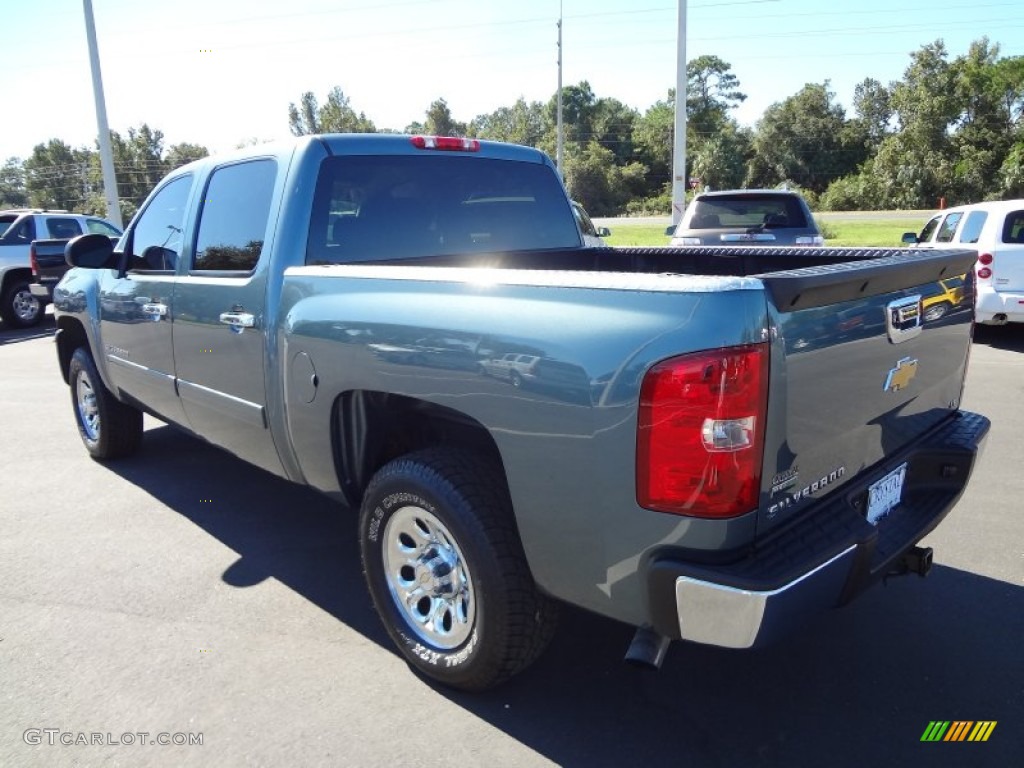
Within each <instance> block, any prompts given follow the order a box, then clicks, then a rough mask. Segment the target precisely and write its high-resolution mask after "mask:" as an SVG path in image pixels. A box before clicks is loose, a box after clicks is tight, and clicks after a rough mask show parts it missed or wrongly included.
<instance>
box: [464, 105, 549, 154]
mask: <svg viewBox="0 0 1024 768" xmlns="http://www.w3.org/2000/svg"><path fill="white" fill-rule="evenodd" d="M548 130H549V126H548V124H547V121H546V117H545V111H544V105H543V104H541V103H540V102H539V101H534V102H530V103H527V101H526V99H524V98H523V97H522V96H520V97H519V99H517V100H516V103H515V104H513V105H512V106H511V107H500V108H498V109H496V110H495V111H494V112H491V113H489V114H486V115H478V116H477V117H475V118H473V120H472V121H471V122H470V124H469V126H468V135H470V136H474V137H476V138H480V139H490V140H492V141H507V142H510V143H512V144H522V145H524V146H527V147H538V146H540V143H541V140H542V139H543V137H544V134H545V133H547V132H548Z"/></svg>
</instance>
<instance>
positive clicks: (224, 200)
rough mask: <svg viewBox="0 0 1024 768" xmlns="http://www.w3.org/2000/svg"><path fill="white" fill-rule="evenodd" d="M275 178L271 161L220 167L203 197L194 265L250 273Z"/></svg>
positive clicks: (260, 245)
mask: <svg viewBox="0 0 1024 768" xmlns="http://www.w3.org/2000/svg"><path fill="white" fill-rule="evenodd" d="M276 178H277V163H276V162H275V161H273V160H269V159H265V160H253V161H250V162H245V163H237V164H235V165H226V166H223V167H222V168H218V169H216V170H215V171H214V172H213V175H212V176H211V177H210V182H209V184H207V186H206V194H205V195H204V197H203V207H202V212H201V213H200V216H199V233H198V235H197V236H196V249H195V261H194V263H193V264H192V270H193V271H194V272H195V271H203V272H207V271H212V272H251V271H252V270H253V269H255V268H256V263H257V262H258V261H259V259H260V254H261V253H262V252H263V239H264V237H266V231H267V223H268V220H269V219H270V204H271V200H272V198H273V193H274V181H275V179H276Z"/></svg>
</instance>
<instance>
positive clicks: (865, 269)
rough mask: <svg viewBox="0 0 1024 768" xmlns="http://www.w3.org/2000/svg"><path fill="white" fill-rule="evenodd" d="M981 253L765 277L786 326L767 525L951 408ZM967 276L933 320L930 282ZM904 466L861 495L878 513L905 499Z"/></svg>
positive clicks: (773, 415) (956, 398) (770, 438)
mask: <svg viewBox="0 0 1024 768" xmlns="http://www.w3.org/2000/svg"><path fill="white" fill-rule="evenodd" d="M974 259H975V254H974V253H973V252H972V251H931V252H929V253H927V254H922V253H921V252H916V253H911V254H908V255H903V254H901V255H898V256H891V257H888V258H882V259H871V260H867V261H864V262H863V263H861V264H859V265H858V266H857V267H856V268H854V269H852V270H851V269H849V266H848V265H847V268H846V270H845V271H843V273H842V276H840V275H839V273H838V272H837V271H836V270H833V269H831V268H830V267H815V268H809V269H803V270H792V271H788V272H776V273H773V274H771V275H765V276H763V277H762V279H763V280H764V282H765V284H766V287H767V288H768V293H769V295H770V297H771V298H770V300H771V301H772V303H773V304H774V305H775V309H776V310H777V311H778V316H777V327H778V331H779V333H778V338H777V339H776V341H775V344H774V346H773V353H772V354H773V360H772V371H773V373H772V378H771V384H770V392H769V417H768V424H769V427H768V434H767V439H766V446H765V467H764V470H765V471H764V474H763V485H762V489H763V494H762V500H766V501H764V502H763V503H762V504H761V507H760V510H759V520H758V530H759V531H761V532H764V531H766V530H768V529H771V528H773V527H775V526H777V525H778V524H779V523H782V522H783V521H786V520H789V519H792V518H794V517H795V516H798V515H799V513H800V511H801V510H802V509H804V508H806V507H808V506H810V505H811V504H812V500H813V499H817V498H821V497H823V496H826V495H827V494H829V493H831V492H833V491H835V490H836V489H838V488H840V487H842V486H843V485H844V484H845V483H847V482H848V481H850V480H852V479H853V478H854V477H856V476H857V475H858V473H859V472H861V471H862V470H865V469H868V468H870V467H872V466H873V465H875V464H877V463H878V462H881V461H882V460H883V459H884V458H886V457H892V456H893V455H894V454H897V453H898V452H899V451H900V450H901V449H903V448H905V447H907V446H909V445H911V444H913V443H914V442H915V441H916V440H919V439H920V438H921V437H922V436H923V435H925V434H926V433H927V432H929V431H930V430H933V429H935V428H937V427H938V426H939V425H940V424H942V423H943V422H945V421H947V420H948V419H950V418H953V417H954V413H955V411H956V409H957V408H958V406H959V403H960V397H961V393H962V388H963V380H964V375H965V370H966V365H967V359H968V355H969V352H970V344H971V336H972V334H971V328H972V319H973V297H974V282H973V277H972V275H971V266H972V265H973V262H974ZM893 262H898V263H900V265H901V268H900V269H898V270H896V269H892V268H891V267H889V266H887V265H890V264H892V263H893ZM961 274H966V275H967V277H966V280H965V289H964V298H963V300H962V301H961V303H960V304H959V305H958V306H956V307H954V309H953V311H952V312H950V313H948V314H947V315H945V316H944V317H943V318H941V319H939V320H936V321H934V322H926V321H925V320H924V317H923V311H922V307H921V296H922V294H925V293H926V289H927V288H928V287H929V284H931V283H934V282H937V281H938V280H939V279H942V278H948V277H952V276H956V275H961ZM779 356H781V357H783V359H784V364H781V363H780V361H778V359H777V358H778V357H779ZM902 472H905V470H901V469H900V468H896V469H895V470H893V471H890V472H888V474H887V477H886V478H883V480H885V482H881V481H880V482H879V483H877V487H876V488H875V490H873V491H872V493H870V494H868V496H869V498H868V499H864V500H862V501H861V502H859V503H863V505H864V514H865V516H867V517H868V518H869V521H872V520H871V518H873V517H875V516H879V517H881V516H884V515H885V514H886V513H887V512H888V511H889V508H890V507H891V506H892V505H894V504H895V503H896V502H897V501H898V498H899V492H900V489H901V487H902V484H903V474H902Z"/></svg>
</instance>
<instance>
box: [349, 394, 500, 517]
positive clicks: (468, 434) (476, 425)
mask: <svg viewBox="0 0 1024 768" xmlns="http://www.w3.org/2000/svg"><path fill="white" fill-rule="evenodd" d="M331 444H332V447H333V451H334V463H335V469H336V471H337V473H338V481H339V483H340V485H341V489H342V492H343V493H344V494H345V498H346V500H347V501H348V502H349V504H351V505H352V506H354V507H357V506H359V504H360V502H361V501H362V497H363V493H364V491H365V490H366V486H367V485H369V483H370V480H371V479H372V478H373V475H374V474H375V473H376V472H377V470H378V469H380V468H381V467H382V466H384V465H385V464H387V463H388V462H389V461H391V460H392V459H394V458H397V457H399V456H402V455H404V454H407V453H410V452H412V451H415V450H419V449H421V448H428V447H431V446H437V445H448V446H458V447H463V448H470V449H472V450H473V451H475V452H476V453H477V454H478V455H483V456H486V457H488V458H490V459H492V460H493V461H495V462H496V466H497V467H498V469H499V471H500V472H501V473H502V476H504V467H503V465H502V463H501V455H500V453H499V452H498V446H497V445H496V444H495V442H494V438H493V437H492V436H491V433H490V432H488V431H487V428H486V427H484V425H483V424H481V423H480V422H478V421H476V420H475V419H473V418H471V417H469V416H467V415H466V414H464V413H460V412H459V411H456V410H453V409H451V408H446V407H445V406H443V405H437V404H436V403H430V402H427V401H425V400H418V399H416V398H412V397H406V396H404V395H394V394H389V393H387V392H374V391H369V390H355V391H351V392H345V393H344V394H342V395H341V396H340V397H339V398H338V399H337V400H336V401H335V404H334V413H333V417H332V429H331Z"/></svg>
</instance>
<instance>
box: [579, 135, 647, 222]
mask: <svg viewBox="0 0 1024 768" xmlns="http://www.w3.org/2000/svg"><path fill="white" fill-rule="evenodd" d="M646 172H647V169H646V168H644V166H643V165H641V164H640V163H630V164H628V165H616V164H615V155H614V153H613V152H612V151H611V150H610V149H608V148H607V147H603V146H601V145H600V144H598V143H597V142H596V141H591V142H588V143H587V144H579V143H578V142H572V143H571V144H567V145H566V154H565V169H564V176H565V186H566V188H567V189H568V191H569V194H570V195H571V196H572V198H573V199H574V200H578V201H579V202H581V203H582V204H583V207H584V208H586V209H587V211H588V212H589V213H590V214H591V215H593V216H614V215H617V214H620V213H622V212H623V211H624V210H625V209H626V204H627V203H628V202H629V201H630V200H632V199H633V198H634V197H636V196H637V195H638V194H639V193H641V192H642V191H643V188H644V176H645V174H646Z"/></svg>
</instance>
